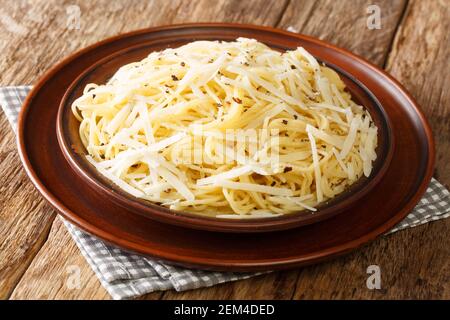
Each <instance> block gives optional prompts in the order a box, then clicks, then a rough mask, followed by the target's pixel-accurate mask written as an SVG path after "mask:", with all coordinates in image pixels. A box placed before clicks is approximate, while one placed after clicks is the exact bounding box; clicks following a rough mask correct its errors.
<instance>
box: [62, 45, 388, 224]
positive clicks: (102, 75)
mask: <svg viewBox="0 0 450 320" xmlns="http://www.w3.org/2000/svg"><path fill="white" fill-rule="evenodd" d="M219 39H220V38H219ZM268 41H270V40H266V43H267V44H268V45H272V43H271V42H268ZM186 42H188V41H187V39H179V40H177V41H173V40H172V39H169V40H167V41H165V42H164V41H159V42H157V43H156V44H155V43H154V42H153V41H150V42H147V43H143V44H139V45H137V46H133V47H131V48H126V49H124V50H121V51H119V52H116V53H115V54H113V55H110V56H108V57H106V58H104V59H101V60H100V61H98V62H97V63H95V64H94V65H93V66H91V67H90V68H88V69H87V70H86V71H84V72H83V73H82V74H81V75H80V76H79V77H78V78H77V79H75V81H74V82H73V83H72V84H71V85H70V87H69V88H68V90H67V91H66V93H65V95H64V97H63V99H62V101H61V105H60V108H59V111H58V118H57V124H56V130H57V137H58V142H59V144H60V146H61V149H62V151H63V154H64V156H65V157H66V159H67V160H68V161H69V164H70V165H71V166H72V168H73V169H74V170H75V172H76V173H77V174H78V175H79V176H80V177H81V178H82V179H84V180H85V181H86V183H87V184H89V185H90V186H91V187H92V188H93V189H94V190H97V191H98V192H102V193H104V194H105V196H106V197H107V198H109V199H111V200H113V201H115V202H116V203H117V204H118V205H120V206H122V207H124V208H127V209H129V210H132V211H134V212H136V213H138V214H142V215H143V216H145V217H148V218H152V219H156V220H158V221H161V222H166V223H171V224H174V225H179V226H182V227H187V228H194V229H203V230H210V231H223V232H262V231H276V230H284V229H289V228H294V227H299V226H303V225H307V224H311V223H316V222H319V221H322V220H325V219H328V218H331V217H332V216H334V215H336V214H338V213H341V212H343V211H345V210H347V209H349V208H350V207H352V206H353V205H354V204H355V203H356V202H357V201H358V200H360V199H361V198H362V197H364V196H365V195H367V194H368V193H369V192H370V191H371V190H372V188H373V187H374V186H375V185H376V184H377V183H378V182H379V181H380V180H381V179H382V177H383V175H384V174H385V172H386V171H387V169H388V167H389V164H390V161H391V158H392V154H393V139H392V133H391V124H390V121H389V118H388V116H387V114H386V112H385V111H384V110H383V107H382V106H381V105H380V103H379V102H378V100H377V99H376V98H375V97H374V96H373V95H372V94H371V92H369V91H368V90H367V88H365V87H364V85H362V84H361V83H360V82H359V81H358V80H356V79H355V78H354V77H352V76H351V75H350V74H348V73H347V72H345V71H344V70H341V69H339V68H338V67H336V66H334V65H332V64H331V63H329V61H328V60H325V59H326V58H328V57H324V58H323V59H321V60H322V61H323V62H326V63H327V65H328V66H329V67H332V68H334V69H335V70H336V71H337V72H338V73H339V74H340V76H341V78H342V79H343V81H344V82H345V83H346V86H347V90H348V91H349V92H350V93H351V94H352V96H353V99H354V100H355V101H357V102H358V103H359V104H361V105H363V106H365V107H366V108H367V109H368V111H369V112H370V114H371V116H372V119H373V120H374V122H375V124H376V125H377V127H378V128H379V130H378V147H377V149H376V153H377V159H376V161H375V162H374V164H373V165H374V168H373V171H372V173H371V175H370V177H369V178H366V177H362V178H361V179H359V180H358V181H357V182H356V183H354V184H353V185H352V186H350V188H348V189H347V190H346V191H345V192H343V193H342V194H340V195H339V196H337V197H335V198H333V199H332V200H330V201H328V202H326V203H324V204H322V205H320V206H318V207H317V209H318V211H316V212H310V211H306V210H304V211H300V212H297V213H291V214H287V215H283V216H278V217H272V218H258V219H255V218H252V219H240V220H235V219H224V218H222V219H221V218H215V217H207V216H201V215H198V214H192V213H187V212H181V211H173V210H169V209H167V208H164V207H162V206H158V205H156V204H153V203H151V202H149V201H146V200H143V199H139V198H136V197H134V196H132V195H130V194H128V193H126V192H124V191H123V190H121V189H120V188H119V187H117V186H116V185H115V184H113V183H112V182H110V181H109V180H108V179H106V178H105V177H104V176H102V175H101V174H99V173H98V171H97V170H96V169H95V167H94V166H93V165H92V164H90V163H89V162H88V161H87V159H86V155H87V154H88V153H87V150H86V148H85V147H84V145H83V143H82V142H81V139H80V135H79V124H80V122H79V121H78V120H77V119H76V118H75V116H74V115H73V113H72V110H71V106H72V103H73V101H75V100H76V99H77V98H78V97H80V96H81V95H82V94H83V90H84V88H85V86H86V85H87V84H89V83H98V84H101V83H106V82H107V81H108V80H109V79H110V78H111V77H112V76H113V75H114V73H115V72H116V71H117V70H118V69H119V68H120V67H121V66H123V65H125V64H128V63H130V62H135V61H139V60H142V59H143V58H145V57H146V56H148V54H149V53H150V52H152V51H156V50H161V49H164V48H166V47H168V46H171V47H175V46H179V45H182V44H184V43H186ZM274 48H275V49H278V50H286V49H291V48H286V47H280V45H279V44H275V45H274Z"/></svg>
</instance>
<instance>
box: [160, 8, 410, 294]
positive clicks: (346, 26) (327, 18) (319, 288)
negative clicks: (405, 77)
mask: <svg viewBox="0 0 450 320" xmlns="http://www.w3.org/2000/svg"><path fill="white" fill-rule="evenodd" d="M372 3H373V2H372V1H368V0H367V1H328V0H326V1H295V0H294V1H290V3H289V5H288V6H287V8H286V11H285V13H284V14H283V17H282V19H281V21H280V23H279V24H278V26H279V27H280V28H285V29H287V28H288V27H292V28H294V29H296V30H298V31H299V32H300V33H304V34H309V35H312V36H315V37H318V38H320V39H323V40H326V41H329V42H331V43H334V44H336V45H338V46H341V47H344V48H347V49H349V50H352V51H353V52H355V53H358V54H360V55H362V56H364V57H366V58H367V59H369V60H370V61H371V62H373V63H375V64H378V65H383V63H384V60H385V56H386V54H387V52H388V50H389V47H390V44H391V41H392V39H393V37H394V34H395V31H396V28H397V25H398V23H399V20H400V17H401V16H402V12H403V10H404V6H405V3H406V2H405V1H376V2H375V4H377V5H378V6H380V8H381V22H382V29H379V30H377V29H374V30H369V29H368V28H367V25H366V20H367V17H368V16H369V15H368V14H367V12H366V9H367V7H368V6H369V5H370V4H372ZM368 39H370V41H367V40H368ZM370 248H371V250H372V252H373V255H375V256H376V253H377V252H378V250H379V249H378V247H377V246H376V245H373V246H371V247H370ZM364 250H366V249H364ZM352 256H353V257H355V259H356V260H355V262H354V265H353V267H352V269H351V271H350V272H349V273H348V275H347V279H348V281H351V282H350V286H347V287H343V286H342V282H340V281H339V278H340V277H343V275H344V274H346V272H347V271H346V270H345V269H343V268H342V266H343V265H345V261H348V259H349V258H347V257H346V258H342V259H338V260H337V261H336V262H331V263H327V264H325V265H319V266H312V267H308V268H304V269H299V270H293V271H285V272H277V273H274V274H271V275H268V276H263V277H261V278H256V279H248V280H244V281H239V282H236V283H228V284H223V285H221V286H217V287H213V288H209V289H202V290H194V291H189V292H185V293H175V292H167V293H165V294H164V296H163V299H173V298H176V299H203V298H206V297H209V298H219V299H220V298H229V299H250V298H252V299H270V298H275V297H278V298H281V299H288V298H291V297H292V296H293V295H294V292H295V298H299V297H301V295H302V294H304V295H305V296H307V297H310V298H318V297H322V298H328V297H334V296H339V297H349V298H350V297H352V295H351V293H352V292H353V287H355V288H359V287H360V288H362V289H365V290H366V291H368V290H367V288H366V286H365V277H366V274H365V270H366V267H367V266H369V265H371V264H372V263H369V262H367V261H365V260H363V259H361V258H359V257H361V256H363V257H364V256H365V255H364V251H362V250H361V251H358V252H357V253H355V254H353V255H352ZM358 259H359V260H358ZM367 263H368V264H367ZM334 275H336V278H335V277H334ZM318 277H319V278H321V279H322V280H321V281H320V282H319V283H320V284H319V285H317V278H318ZM296 278H298V281H297V280H296ZM261 279H262V280H261ZM267 282H269V285H267ZM294 282H295V283H296V287H295V288H296V289H295V288H293V286H292V284H293V283H294ZM305 288H307V292H305V291H304V289H305ZM347 288H350V289H351V290H348V289H347ZM369 293H370V292H369ZM358 294H361V295H362V293H361V292H358ZM353 297H357V295H355V294H353Z"/></svg>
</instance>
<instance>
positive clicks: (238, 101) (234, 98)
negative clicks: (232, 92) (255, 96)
mask: <svg viewBox="0 0 450 320" xmlns="http://www.w3.org/2000/svg"><path fill="white" fill-rule="evenodd" d="M233 101H234V102H236V103H239V104H242V100H241V99H239V98H236V97H233Z"/></svg>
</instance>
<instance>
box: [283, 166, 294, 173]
mask: <svg viewBox="0 0 450 320" xmlns="http://www.w3.org/2000/svg"><path fill="white" fill-rule="evenodd" d="M289 171H292V167H285V168H284V170H283V172H284V173H286V172H289Z"/></svg>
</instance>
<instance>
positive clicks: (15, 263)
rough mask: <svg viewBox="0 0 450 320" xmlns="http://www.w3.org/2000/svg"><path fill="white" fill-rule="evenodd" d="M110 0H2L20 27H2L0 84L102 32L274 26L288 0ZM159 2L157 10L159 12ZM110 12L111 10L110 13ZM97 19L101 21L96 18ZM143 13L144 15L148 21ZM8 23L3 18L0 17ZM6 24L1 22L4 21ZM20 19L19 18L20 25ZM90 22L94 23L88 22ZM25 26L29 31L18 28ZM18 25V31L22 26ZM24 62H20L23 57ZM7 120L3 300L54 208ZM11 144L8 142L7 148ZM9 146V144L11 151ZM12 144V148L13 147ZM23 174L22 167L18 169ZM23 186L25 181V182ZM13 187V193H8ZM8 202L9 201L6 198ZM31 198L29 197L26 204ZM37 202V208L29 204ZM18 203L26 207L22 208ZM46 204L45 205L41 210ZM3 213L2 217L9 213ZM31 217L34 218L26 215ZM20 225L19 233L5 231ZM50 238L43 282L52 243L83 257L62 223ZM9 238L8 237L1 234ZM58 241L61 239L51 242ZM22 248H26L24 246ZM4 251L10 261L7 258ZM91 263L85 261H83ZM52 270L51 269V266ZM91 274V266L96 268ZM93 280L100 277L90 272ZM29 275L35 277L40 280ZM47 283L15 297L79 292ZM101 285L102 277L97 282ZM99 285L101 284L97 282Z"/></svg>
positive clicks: (33, 72) (30, 77)
mask: <svg viewBox="0 0 450 320" xmlns="http://www.w3.org/2000/svg"><path fill="white" fill-rule="evenodd" d="M109 3H110V2H109V1H106V0H102V1H97V2H96V3H94V2H86V1H64V2H61V1H57V0H53V1H42V0H41V1H23V2H21V3H17V2H14V3H13V2H8V1H4V3H3V6H2V8H4V11H3V12H4V13H3V15H7V16H8V17H10V18H11V19H14V20H15V21H16V22H17V24H19V25H20V28H19V27H17V26H16V27H15V28H11V26H10V27H9V28H10V29H11V30H15V32H13V31H8V32H5V33H0V48H1V50H2V52H3V53H4V55H5V56H6V59H4V60H1V61H0V68H2V70H7V71H6V72H3V73H1V74H0V83H7V84H32V83H33V82H34V81H35V80H36V79H37V78H38V77H39V76H40V75H41V74H42V73H43V72H45V70H46V69H48V68H49V67H51V66H52V65H53V64H54V63H56V62H57V61H58V60H60V59H61V58H63V57H64V56H66V55H68V54H69V53H71V52H73V51H74V50H77V49H79V48H82V47H85V46H87V45H89V44H91V43H94V42H96V41H99V40H101V39H103V38H106V37H109V36H112V35H115V34H118V33H122V32H126V31H130V30H134V29H139V28H145V27H149V26H155V25H162V24H170V23H180V22H188V21H208V20H217V21H224V22H225V21H226V22H228V21H229V22H233V21H234V22H242V23H256V24H262V25H274V24H275V23H276V21H278V20H279V16H280V15H281V14H282V10H283V8H284V6H285V2H284V1H270V2H266V1H264V0H253V1H225V0H222V1H216V2H215V5H213V6H212V5H210V3H211V2H210V1H208V0H202V1H195V2H194V1H192V2H191V1H164V0H160V1H153V2H146V1H137V0H133V1H124V0H121V1H115V2H112V5H109ZM73 5H78V6H79V8H80V14H81V15H80V18H81V22H80V29H79V30H76V29H75V30H70V29H68V28H67V19H68V15H67V12H66V9H67V8H68V7H69V6H73ZM155 8H156V10H155ZM105 10H106V11H105ZM94 17H95V19H94ZM142 17H146V18H145V19H142ZM2 21H3V22H4V21H5V19H2ZM3 22H2V23H3ZM19 22H20V23H19ZM88 23H89V24H88ZM22 29H26V32H19V31H20V30H22ZM18 30H19V31H18ZM19 61H20V62H21V63H18V62H19ZM0 117H1V121H2V124H4V125H2V127H1V130H2V133H3V131H5V134H2V135H1V136H0V139H1V146H2V148H1V151H0V152H1V154H2V156H3V154H5V157H6V152H9V157H8V159H7V160H8V161H2V163H1V166H0V168H1V169H0V172H2V173H3V172H5V173H4V176H5V177H6V178H7V182H3V183H2V188H4V189H5V190H8V191H7V192H6V193H3V192H2V196H5V201H2V205H4V207H5V208H7V209H5V210H3V212H2V225H1V226H0V227H1V228H2V229H1V230H2V231H4V232H2V233H1V235H0V241H1V243H2V245H1V248H2V253H0V254H1V256H0V257H1V258H2V259H1V260H0V279H3V280H1V281H2V282H0V284H1V286H0V288H1V289H0V298H6V297H8V296H9V295H10V293H11V291H12V289H13V288H14V286H15V285H16V284H17V282H18V281H19V279H20V277H21V276H22V274H23V273H24V272H25V270H26V269H27V267H28V265H29V263H30V261H31V260H32V259H33V258H34V256H35V255H36V253H37V252H38V251H39V249H40V247H41V246H42V245H43V243H44V241H45V240H46V238H47V235H48V230H49V229H50V226H51V223H52V220H53V218H54V214H55V213H54V211H52V210H51V209H50V207H49V206H48V205H47V204H46V203H45V202H44V201H43V200H42V198H41V197H40V196H38V195H37V192H36V191H34V188H33V186H32V185H31V183H30V182H29V180H28V178H27V177H26V176H25V174H24V173H23V170H22V169H21V165H20V161H19V159H18V156H17V153H16V152H15V151H14V152H13V151H11V150H13V149H14V148H15V147H14V145H15V142H14V141H15V137H14V135H13V133H12V131H11V129H10V127H9V126H8V125H7V123H6V120H5V117H4V115H3V114H1V115H0ZM3 146H5V147H3ZM8 148H9V149H8ZM8 150H9V151H8ZM17 172H20V174H19V175H18V174H17ZM20 186H22V187H20ZM12 192H15V193H14V197H11V196H10V195H9V193H12ZM2 200H3V199H2ZM24 201H25V203H23V202H24ZM34 202H39V204H40V205H35V206H34V207H33V208H35V209H34V210H32V209H30V207H31V205H32V204H33V203H34ZM18 206H20V210H18V208H17V207H18ZM43 206H44V208H42V207H43ZM3 216H4V218H3ZM26 217H28V219H25V218H26ZM12 226H14V228H13V230H14V231H17V232H16V233H11V232H9V231H8V232H7V230H10V229H11V228H12ZM3 228H4V229H3ZM55 232H57V233H58V235H57V236H56V235H54V236H52V237H50V238H49V240H48V241H47V243H46V245H45V246H44V247H43V248H42V250H41V253H40V254H39V256H37V257H36V259H38V260H37V261H36V263H33V265H32V266H31V269H29V270H28V271H27V274H26V278H27V279H30V277H31V278H33V276H35V277H36V278H33V279H34V281H37V282H39V281H40V279H39V275H40V273H41V272H40V271H39V270H37V271H36V272H35V268H38V269H39V267H42V268H44V266H45V264H46V259H47V257H48V256H53V255H54V254H55V253H54V252H51V251H52V250H55V249H54V246H57V244H58V243H59V242H60V240H61V237H63V238H64V239H65V241H66V243H71V244H72V247H71V248H72V249H73V251H72V252H76V253H77V255H78V257H79V260H80V261H81V262H84V260H83V258H82V257H81V256H80V254H79V253H78V251H77V250H76V247H75V244H73V241H71V238H70V235H69V234H68V233H67V231H66V230H64V228H60V229H58V230H56V231H55ZM3 236H4V237H5V239H3V238H1V237H3ZM52 239H58V240H55V241H56V242H55V243H54V245H52V244H53V243H52ZM17 248H26V249H27V250H24V251H23V252H22V251H19V250H17ZM66 254H69V252H68V251H65V250H63V251H61V252H60V253H59V255H61V256H60V259H59V261H60V264H57V263H56V264H55V265H54V269H55V270H50V273H49V274H52V273H54V274H60V275H61V276H63V275H64V274H63V273H61V270H65V269H66V268H65V266H64V264H63V263H64V261H65V258H67V259H68V256H66ZM3 257H4V259H3ZM84 265H85V266H86V262H84ZM45 270H46V271H47V270H48V269H45ZM91 275H92V272H91ZM92 279H95V278H93V277H92ZM34 281H33V280H29V282H30V283H35V282H34ZM46 283H47V284H49V283H48V282H45V281H44V282H42V286H39V290H38V291H37V292H35V290H27V289H26V288H25V289H24V288H23V286H27V285H28V283H27V282H23V281H22V282H20V284H19V286H18V287H17V289H16V293H15V294H14V297H15V298H17V299H19V298H31V297H33V298H37V297H45V298H49V299H50V298H64V297H71V296H73V294H74V292H73V291H70V292H69V291H67V290H66V288H65V287H64V286H61V285H60V286H59V289H58V290H55V289H54V288H53V286H52V285H47V286H46V285H44V284H46ZM99 286H100V283H99V282H98V281H97V287H99ZM96 289H98V288H96ZM76 294H77V295H78V297H79V298H83V297H98V298H99V296H98V293H97V292H96V291H95V292H94V293H93V292H92V288H91V287H90V286H86V287H82V289H81V290H79V292H77V293H76Z"/></svg>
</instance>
